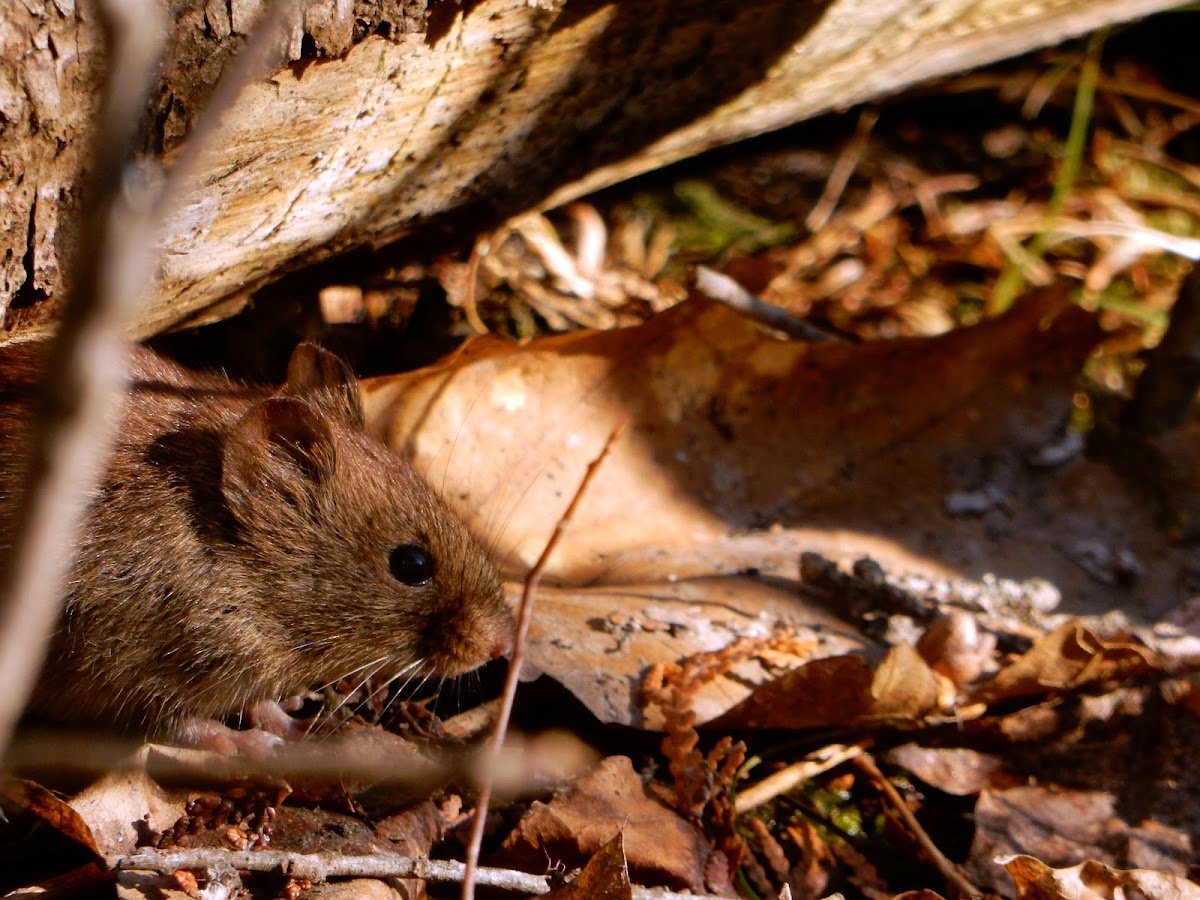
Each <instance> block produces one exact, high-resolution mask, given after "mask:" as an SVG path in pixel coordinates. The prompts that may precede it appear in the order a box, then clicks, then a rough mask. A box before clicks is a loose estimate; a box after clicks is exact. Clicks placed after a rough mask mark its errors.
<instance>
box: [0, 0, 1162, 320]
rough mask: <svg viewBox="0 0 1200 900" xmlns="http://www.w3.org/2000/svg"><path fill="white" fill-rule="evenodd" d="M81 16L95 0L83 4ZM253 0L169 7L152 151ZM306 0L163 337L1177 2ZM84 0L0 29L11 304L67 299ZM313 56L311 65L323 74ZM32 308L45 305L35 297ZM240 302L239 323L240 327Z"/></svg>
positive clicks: (177, 270) (159, 308)
mask: <svg viewBox="0 0 1200 900" xmlns="http://www.w3.org/2000/svg"><path fill="white" fill-rule="evenodd" d="M82 2H84V0H81V3H82ZM259 2H260V0H171V5H172V8H173V10H174V13H175V18H174V21H175V25H176V27H175V32H174V34H173V36H172V49H171V51H170V54H169V56H168V59H167V60H166V63H165V66H164V72H163V77H162V83H161V84H160V86H159V89H158V92H157V94H156V100H155V102H154V104H153V108H152V109H151V110H149V111H148V114H147V127H146V134H147V138H146V146H147V149H148V150H149V151H151V152H159V151H165V157H166V159H167V161H168V162H169V160H170V156H171V148H172V147H173V146H174V145H176V144H177V143H178V142H179V140H180V139H181V137H182V136H184V135H186V133H187V130H188V128H189V126H190V124H191V122H192V121H193V119H194V116H195V114H196V111H197V109H198V108H199V106H200V105H201V103H202V102H203V99H204V97H205V96H206V95H207V93H208V92H209V90H210V89H211V84H212V82H213V79H214V78H215V75H216V74H217V72H218V71H220V70H221V69H222V68H223V66H224V65H225V63H226V62H227V61H228V59H229V58H231V56H232V55H233V53H234V52H235V51H236V49H237V48H238V47H239V46H240V45H241V43H242V41H243V38H242V33H243V32H244V31H245V30H246V29H247V28H248V27H249V24H248V23H249V21H250V20H252V19H253V15H254V13H255V11H256V10H257V7H258V4H259ZM551 5H552V6H554V8H551V9H543V8H539V7H537V6H535V5H532V4H530V3H529V2H528V0H477V2H469V0H464V2H462V4H461V5H460V4H459V3H457V2H452V0H430V3H429V6H428V9H426V10H424V13H423V14H422V9H421V4H420V0H384V2H382V3H381V2H369V0H356V2H355V3H354V4H353V5H352V4H351V3H350V2H349V0H316V2H312V3H310V5H309V8H308V9H307V10H306V11H305V12H304V13H303V21H302V22H300V23H297V26H296V28H295V29H294V31H293V37H292V46H291V50H292V56H293V57H296V56H304V57H306V58H305V59H302V60H301V61H299V62H296V63H294V64H293V65H292V66H291V67H289V68H287V69H285V70H283V71H281V72H279V73H278V74H277V75H276V76H275V77H274V78H273V79H271V80H270V81H269V82H267V83H262V84H255V85H252V86H250V87H249V88H248V89H247V90H246V91H245V92H244V93H243V95H242V97H241V98H240V100H239V102H238V103H237V105H236V106H235V107H234V108H233V109H231V110H229V111H228V113H227V114H226V116H225V125H224V129H223V132H222V134H221V135H220V137H219V139H218V140H217V142H216V144H217V150H216V152H215V153H213V154H212V155H211V156H210V157H209V159H207V160H206V161H205V163H204V164H203V165H202V167H201V169H202V171H201V172H200V178H199V180H198V187H196V189H195V190H194V191H192V193H191V194H190V196H189V197H188V199H187V201H186V203H185V204H184V206H183V207H182V209H181V210H180V211H179V212H178V214H177V215H175V216H174V218H173V219H172V220H171V221H170V223H169V225H168V227H167V229H166V232H165V234H164V236H163V241H162V243H163V249H164V254H163V268H162V280H161V284H160V286H159V288H158V290H157V291H156V292H155V294H154V296H153V298H152V301H151V303H150V305H149V308H148V309H147V313H146V316H145V318H144V319H143V321H142V323H141V326H140V327H139V329H138V330H139V333H140V334H143V335H145V334H151V333H155V332H158V331H161V330H163V329H166V328H170V327H172V326H174V325H178V324H179V323H181V322H185V321H188V320H189V319H191V320H194V319H195V318H196V317H197V316H199V315H202V314H203V312H204V311H205V310H206V309H211V308H212V307H213V306H214V304H217V303H220V302H221V301H227V300H228V298H230V297H236V296H239V295H245V294H246V293H248V292H249V291H252V290H253V289H255V288H257V287H259V286H261V285H263V284H265V283H267V282H268V281H270V280H272V279H274V278H277V277H279V276H280V275H281V274H283V273H285V272H287V271H292V270H295V269H297V268H300V267H302V266H305V265H308V264H311V263H314V262H318V261H320V260H322V259H326V258H328V257H330V256H331V255H334V254H336V253H339V252H342V251H346V250H349V249H352V248H356V247H377V246H380V245H383V244H386V243H389V242H392V241H395V240H398V239H400V238H402V237H405V236H407V235H411V234H413V233H416V232H424V233H436V234H443V233H446V232H454V231H456V232H458V233H459V234H461V235H469V234H472V233H474V232H475V231H478V230H480V229H483V228H486V227H489V226H492V225H494V224H496V223H498V222H499V221H500V220H502V219H503V218H505V217H507V216H510V215H513V214H515V213H517V212H520V211H522V210H526V209H530V208H535V207H545V206H548V205H553V204H557V203H560V202H563V201H565V200H567V199H569V198H571V197H576V196H579V195H580V194H582V193H585V192H587V191H591V190H595V189H597V188H600V187H603V186H605V185H609V184H612V183H614V182H616V181H618V180H621V179H623V178H627V177H629V176H631V175H634V174H638V173H641V172H644V171H647V170H649V169H652V168H655V167H657V166H661V165H664V164H667V163H670V162H674V161H676V160H678V159H681V158H684V157H687V156H690V155H693V154H695V153H698V152H700V151H703V150H706V149H709V148H711V147H714V146H718V145H721V144H725V143H728V142H731V141H735V140H739V139H742V138H745V137H748V136H751V135H755V134H760V133H763V132H766V131H769V130H772V129H776V128H780V127H783V126H785V125H788V124H791V123H793V122H796V121H798V120H801V119H803V118H805V117H808V116H812V115H814V114H817V113H820V112H824V111H826V110H830V109H834V108H843V107H846V106H849V105H851V104H854V103H857V102H860V101H863V100H866V99H870V98H872V97H876V96H879V95H882V94H886V93H889V92H893V91H896V90H899V89H901V88H903V87H906V86H908V85H911V84H913V83H915V82H918V81H921V80H924V79H928V78H931V77H934V76H938V75H943V74H947V73H952V72H956V71H961V70H963V69H967V68H970V67H973V66H978V65H981V64H984V63H987V62H991V61H993V60H996V59H999V58H1002V57H1005V56H1009V55H1013V54H1016V53H1019V52H1022V51H1025V50H1028V49H1031V48H1034V47H1037V46H1041V45H1045V44H1049V43H1054V42H1056V41H1059V40H1062V39H1065V38H1068V37H1072V36H1075V35H1078V34H1081V33H1084V32H1086V31H1088V30H1090V29H1093V28H1096V27H1098V26H1100V25H1103V24H1106V23H1110V22H1115V21H1120V20H1124V19H1128V18H1131V17H1134V16H1139V15H1144V14H1147V13H1150V12H1153V11H1156V10H1159V9H1164V8H1167V7H1170V6H1173V5H1174V2H1173V0H1038V2H1033V0H991V2H988V3H977V2H974V0H923V2H918V3H896V2H895V0H832V2H828V0H810V2H805V3H799V2H796V0H621V2H612V0H608V2H605V0H568V2H566V3H565V4H551ZM93 18H94V16H92V15H90V14H89V12H88V7H87V6H86V5H81V6H80V7H79V8H78V9H77V8H76V7H75V6H74V2H73V0H23V2H22V3H12V4H3V9H2V10H0V53H2V56H0V127H2V129H3V130H2V132H0V134H2V135H3V144H2V145H0V191H3V194H4V197H5V200H6V202H5V203H4V205H3V207H2V208H0V309H3V308H5V307H7V306H8V305H9V304H10V303H11V306H12V308H11V310H10V314H9V316H8V321H7V323H6V326H5V327H6V334H7V335H11V334H13V333H30V332H35V331H40V330H44V329H45V328H47V327H48V326H49V324H50V323H51V322H52V320H53V308H54V299H55V298H56V297H58V296H59V295H60V294H61V291H62V274H61V273H62V271H63V264H62V257H63V253H64V252H65V250H66V248H67V247H68V246H69V244H70V223H71V222H72V221H73V220H74V217H75V211H76V207H77V204H78V197H77V183H78V181H79V166H80V164H81V159H82V158H83V157H84V156H85V154H84V152H83V147H82V142H83V140H85V138H86V133H87V125H88V122H89V120H90V116H91V115H92V112H93V109H92V106H93V101H94V91H93V88H92V85H93V84H94V83H95V80H96V76H97V67H98V63H97V51H96V34H95V28H94V25H93V22H92V19H93ZM318 57H320V58H318ZM43 298H49V299H48V300H45V299H43ZM228 305H229V304H228V303H225V307H228Z"/></svg>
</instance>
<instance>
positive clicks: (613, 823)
mask: <svg viewBox="0 0 1200 900" xmlns="http://www.w3.org/2000/svg"><path fill="white" fill-rule="evenodd" d="M618 832H623V833H624V835H625V844H626V846H627V847H628V863H629V871H630V877H631V878H632V879H633V880H634V881H636V882H637V883H638V884H643V885H647V886H655V885H662V886H666V887H671V888H673V889H675V890H691V891H701V890H703V888H704V877H703V872H704V863H705V861H706V859H707V857H708V852H707V848H706V847H705V845H704V842H703V841H702V840H701V838H700V835H698V834H697V833H696V832H695V830H694V829H693V828H692V827H691V826H690V825H688V823H687V822H685V821H684V820H683V819H681V818H680V817H679V816H678V815H677V814H676V813H674V812H672V811H671V810H669V809H667V807H665V806H664V805H662V804H661V803H659V802H658V801H657V800H655V799H654V798H653V797H651V796H650V795H649V794H648V793H647V792H646V789H645V787H644V786H643V784H642V780H641V779H640V778H639V777H638V775H637V773H636V772H634V770H633V764H632V763H631V762H630V761H629V758H628V757H625V756H611V757H609V758H608V759H605V760H604V761H602V762H601V763H600V765H599V766H598V767H597V768H596V770H595V771H594V772H592V773H591V774H590V775H588V776H587V777H585V778H581V779H579V780H578V781H576V782H575V783H574V784H572V785H571V786H570V787H569V788H567V789H566V790H565V791H563V792H562V793H561V794H560V795H558V796H557V797H555V798H554V799H553V800H551V801H550V802H549V803H541V802H535V803H533V804H532V805H531V806H530V808H529V812H527V813H526V814H525V817H524V818H523V819H522V820H521V823H520V824H519V825H518V826H517V828H516V829H515V830H514V831H513V832H512V834H510V835H509V836H508V837H507V838H505V840H504V844H503V846H502V847H501V850H500V858H501V859H502V860H503V864H504V865H506V866H510V867H513V868H518V869H522V870H524V871H526V872H536V873H541V872H544V871H545V870H546V866H547V865H548V864H553V863H557V862H562V863H563V864H564V865H566V866H567V867H568V868H576V867H579V866H581V865H583V864H584V863H585V862H586V861H587V860H588V859H589V858H590V857H591V856H592V855H593V854H595V853H596V852H597V851H599V850H600V848H601V847H603V846H605V845H606V844H608V843H609V842H610V841H612V839H613V837H614V836H615V835H616V834H617V833H618Z"/></svg>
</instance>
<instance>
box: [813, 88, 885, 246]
mask: <svg viewBox="0 0 1200 900" xmlns="http://www.w3.org/2000/svg"><path fill="white" fill-rule="evenodd" d="M878 121H879V112H878V111H877V110H874V109H864V110H863V111H862V113H861V114H860V115H859V117H858V125H857V126H855V129H854V135H853V136H852V137H851V138H850V140H849V141H847V142H846V146H845V147H844V148H843V149H842V152H841V154H840V155H839V156H838V158H837V161H836V162H834V164H833V169H832V170H831V171H830V173H829V178H828V179H826V181H825V190H824V191H823V192H822V193H821V199H819V200H818V201H817V202H816V204H815V205H814V206H813V208H812V209H811V210H810V211H809V213H808V217H807V218H806V219H805V220H804V227H805V228H807V229H808V230H809V231H811V232H817V231H820V230H821V229H822V228H824V227H825V224H826V223H827V222H828V221H829V218H830V216H832V215H833V211H834V210H835V209H836V208H837V204H838V201H839V200H840V199H841V198H842V192H843V191H845V190H846V185H847V184H849V183H850V176H851V175H853V174H854V170H855V169H857V168H858V164H859V163H860V162H861V161H862V158H863V154H864V153H865V152H866V150H867V141H868V139H869V138H870V137H871V129H872V128H874V127H875V123H876V122H878Z"/></svg>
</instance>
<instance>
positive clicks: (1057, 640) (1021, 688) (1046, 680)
mask: <svg viewBox="0 0 1200 900" xmlns="http://www.w3.org/2000/svg"><path fill="white" fill-rule="evenodd" d="M1153 668H1155V664H1154V659H1153V654H1152V653H1151V652H1150V651H1148V650H1147V649H1146V648H1145V647H1143V646H1141V645H1140V644H1138V643H1137V642H1135V641H1133V640H1112V641H1105V640H1101V639H1100V638H1098V637H1097V636H1096V635H1095V634H1093V633H1092V632H1091V631H1089V630H1088V629H1087V628H1084V627H1083V626H1082V625H1080V624H1079V623H1078V622H1064V623H1063V624H1062V625H1060V626H1059V627H1058V628H1056V629H1054V631H1052V632H1050V634H1048V635H1046V636H1045V637H1043V638H1042V639H1041V640H1039V641H1038V642H1037V643H1035V644H1034V645H1033V647H1032V648H1031V649H1030V650H1029V652H1028V653H1025V654H1024V655H1023V656H1021V657H1020V658H1019V659H1017V660H1016V661H1015V662H1013V663H1012V664H1011V665H1008V666H1005V667H1004V668H1003V669H1001V670H1000V671H999V672H997V673H996V675H995V677H994V678H992V679H990V680H989V681H988V682H986V683H985V684H983V685H981V686H980V687H979V688H978V689H977V690H976V691H975V694H974V697H975V699H976V700H979V701H983V702H994V701H996V700H1002V699H1009V698H1014V697H1027V696H1031V695H1037V694H1042V693H1045V692H1047V691H1055V690H1071V689H1073V688H1078V687H1080V686H1082V685H1085V684H1090V683H1093V682H1102V681H1109V680H1115V679H1127V678H1130V677H1132V676H1135V675H1140V674H1142V673H1145V672H1149V671H1151V670H1152V669H1153Z"/></svg>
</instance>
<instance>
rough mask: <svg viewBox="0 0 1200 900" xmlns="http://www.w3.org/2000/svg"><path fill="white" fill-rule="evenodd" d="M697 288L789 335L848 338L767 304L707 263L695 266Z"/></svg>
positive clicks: (827, 339)
mask: <svg viewBox="0 0 1200 900" xmlns="http://www.w3.org/2000/svg"><path fill="white" fill-rule="evenodd" d="M696 290H698V291H699V292H700V293H702V294H703V295H704V296H706V297H708V298H709V299H710V300H716V301H717V302H718V303H723V304H724V305H725V306H728V307H729V308H730V309H736V310H737V311H738V312H740V313H742V314H743V315H746V316H749V317H750V318H752V319H754V321H756V322H761V323H762V324H764V325H766V326H767V327H768V328H774V329H775V330H776V331H782V332H783V333H784V334H786V335H787V336H788V337H792V338H799V339H800V340H802V341H840V340H845V338H843V337H842V336H841V335H839V334H834V333H833V332H832V331H826V330H825V329H824V328H819V327H818V326H816V325H813V324H811V323H809V322H805V321H804V320H803V319H798V318H796V317H795V316H793V315H792V314H791V313H790V312H788V311H787V310H786V309H781V308H780V307H778V306H774V305H772V304H770V303H768V302H767V301H766V300H763V299H762V298H761V297H758V296H756V295H754V294H752V293H750V292H749V291H748V290H746V289H745V288H744V287H742V286H741V285H740V284H738V283H737V282H736V281H734V280H733V279H732V278H730V277H729V276H728V275H725V274H723V273H721V272H718V271H717V270H716V269H710V268H709V267H708V266H696Z"/></svg>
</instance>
